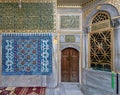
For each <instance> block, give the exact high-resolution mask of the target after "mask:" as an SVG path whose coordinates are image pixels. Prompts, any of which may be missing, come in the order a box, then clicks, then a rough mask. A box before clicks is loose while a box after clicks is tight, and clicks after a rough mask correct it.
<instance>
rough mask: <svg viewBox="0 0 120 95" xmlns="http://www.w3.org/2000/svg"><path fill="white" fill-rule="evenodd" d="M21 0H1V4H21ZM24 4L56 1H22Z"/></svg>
mask: <svg viewBox="0 0 120 95" xmlns="http://www.w3.org/2000/svg"><path fill="white" fill-rule="evenodd" d="M19 2H20V0H0V3H19ZM21 2H22V3H52V2H56V0H21Z"/></svg>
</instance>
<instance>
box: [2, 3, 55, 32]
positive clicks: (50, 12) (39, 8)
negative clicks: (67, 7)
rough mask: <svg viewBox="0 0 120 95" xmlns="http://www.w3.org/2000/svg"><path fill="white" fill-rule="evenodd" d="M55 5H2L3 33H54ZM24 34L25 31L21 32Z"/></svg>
mask: <svg viewBox="0 0 120 95" xmlns="http://www.w3.org/2000/svg"><path fill="white" fill-rule="evenodd" d="M54 6H55V4H54V3H52V2H51V3H50V2H46V3H45V2H43V3H42V2H40V3H22V4H21V8H19V6H18V3H0V31H2V32H9V31H12V32H19V31H20V30H24V31H25V32H28V31H29V32H31V31H30V30H35V32H36V31H37V32H41V31H42V32H44V31H45V32H48V30H49V32H50V31H51V32H53V30H54V28H55V27H54V26H55V24H54V21H55V20H54V19H55V7H54ZM20 32H23V31H20Z"/></svg>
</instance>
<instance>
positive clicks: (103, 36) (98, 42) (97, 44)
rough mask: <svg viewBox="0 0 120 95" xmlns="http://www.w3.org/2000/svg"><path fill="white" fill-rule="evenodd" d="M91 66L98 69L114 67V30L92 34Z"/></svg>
mask: <svg viewBox="0 0 120 95" xmlns="http://www.w3.org/2000/svg"><path fill="white" fill-rule="evenodd" d="M90 67H91V68H93V69H98V70H105V71H110V70H111V69H112V31H111V30H109V31H103V32H98V33H91V34H90Z"/></svg>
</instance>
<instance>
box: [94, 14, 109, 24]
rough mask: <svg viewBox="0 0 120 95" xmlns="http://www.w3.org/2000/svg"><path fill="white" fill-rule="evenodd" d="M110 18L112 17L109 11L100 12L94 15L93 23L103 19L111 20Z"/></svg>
mask: <svg viewBox="0 0 120 95" xmlns="http://www.w3.org/2000/svg"><path fill="white" fill-rule="evenodd" d="M109 19H110V16H109V14H108V13H106V12H99V13H97V14H96V15H95V16H94V17H93V20H92V24H95V23H98V22H101V21H105V20H109Z"/></svg>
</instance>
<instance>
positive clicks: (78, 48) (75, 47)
mask: <svg viewBox="0 0 120 95" xmlns="http://www.w3.org/2000/svg"><path fill="white" fill-rule="evenodd" d="M66 48H74V49H76V50H77V51H79V52H80V47H79V46H76V45H63V46H62V47H61V49H60V50H61V51H62V50H64V49H66Z"/></svg>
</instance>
